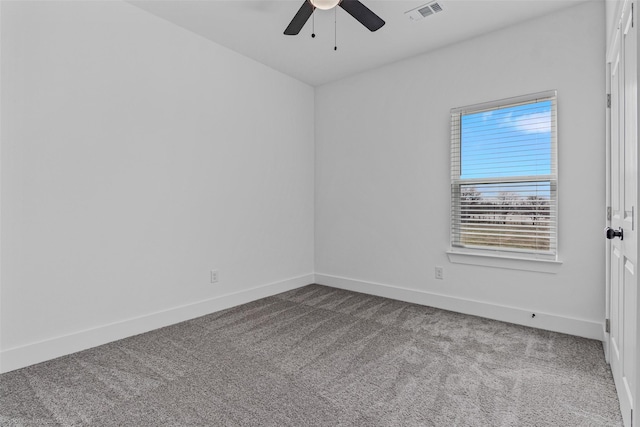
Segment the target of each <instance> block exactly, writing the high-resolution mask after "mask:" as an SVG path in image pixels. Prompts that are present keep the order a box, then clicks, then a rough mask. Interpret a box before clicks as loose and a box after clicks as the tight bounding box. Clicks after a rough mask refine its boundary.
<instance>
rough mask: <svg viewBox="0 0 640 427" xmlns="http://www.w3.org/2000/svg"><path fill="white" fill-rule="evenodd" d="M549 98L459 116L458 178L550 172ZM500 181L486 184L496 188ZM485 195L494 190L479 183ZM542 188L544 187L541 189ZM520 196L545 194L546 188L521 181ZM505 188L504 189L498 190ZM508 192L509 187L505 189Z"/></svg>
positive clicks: (517, 190) (531, 174)
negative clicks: (459, 151)
mask: <svg viewBox="0 0 640 427" xmlns="http://www.w3.org/2000/svg"><path fill="white" fill-rule="evenodd" d="M551 104H552V101H550V100H546V101H540V102H534V103H529V104H523V105H517V106H513V107H505V108H499V109H495V110H489V111H483V112H478V113H471V114H463V115H462V116H461V119H460V120H461V122H460V125H461V140H460V150H461V153H460V172H461V176H460V178H461V179H478V178H479V179H482V178H496V177H523V176H534V177H535V176H540V175H550V174H551V132H552V126H554V125H555V124H554V123H553V122H552V117H551ZM499 186H500V184H498V185H495V186H494V185H489V187H494V188H495V189H496V191H500V190H497V189H498V187H499ZM482 187H483V188H482V189H481V188H480V186H478V188H477V190H479V191H481V192H482V193H483V194H484V195H485V197H492V195H490V194H491V193H493V192H494V191H492V190H490V189H489V188H484V187H487V185H486V184H485V185H483V186H482ZM545 187H546V188H545ZM513 190H515V191H514V192H516V193H518V194H520V195H521V196H524V197H526V196H530V195H537V196H540V197H549V187H548V186H541V185H540V183H538V184H537V185H536V184H533V183H532V185H531V186H527V185H526V184H524V183H523V184H521V185H520V186H519V187H518V188H513V189H512V191H513ZM502 191H505V190H502ZM506 191H509V190H506Z"/></svg>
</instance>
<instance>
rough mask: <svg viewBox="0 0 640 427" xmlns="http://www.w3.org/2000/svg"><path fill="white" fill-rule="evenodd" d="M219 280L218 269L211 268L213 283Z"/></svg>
mask: <svg viewBox="0 0 640 427" xmlns="http://www.w3.org/2000/svg"><path fill="white" fill-rule="evenodd" d="M219 280H220V278H219V277H218V270H211V283H218V281H219Z"/></svg>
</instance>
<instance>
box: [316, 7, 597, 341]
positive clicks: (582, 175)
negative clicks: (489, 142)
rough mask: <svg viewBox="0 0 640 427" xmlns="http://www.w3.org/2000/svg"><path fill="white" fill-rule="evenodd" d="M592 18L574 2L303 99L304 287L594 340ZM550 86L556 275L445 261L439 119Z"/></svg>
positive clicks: (444, 138)
mask: <svg viewBox="0 0 640 427" xmlns="http://www.w3.org/2000/svg"><path fill="white" fill-rule="evenodd" d="M603 13H604V3H603V2H587V3H583V4H580V5H578V6H574V7H571V8H569V9H565V10H563V11H561V12H558V13H555V14H553V15H549V16H545V17H542V18H540V19H536V20H533V21H529V22H526V23H524V24H521V25H517V26H514V27H509V28H505V29H503V30H500V31H497V32H494V33H491V34H488V35H485V36H482V37H478V38H475V39H472V40H468V41H465V42H463V43H460V44H456V45H452V46H449V47H446V48H444V49H441V50H438V51H435V52H432V53H429V54H425V55H421V56H418V57H415V58H412V59H409V60H405V61H402V62H398V63H395V64H392V65H389V66H386V67H383V68H379V69H376V70H372V71H370V72H366V73H363V74H360V75H357V76H354V77H351V78H347V79H344V80H341V81H338V82H335V83H331V84H327V85H324V86H321V87H319V88H317V90H316V246H315V247H316V251H315V271H316V274H317V276H316V277H317V280H318V281H319V282H321V283H326V284H331V285H334V286H341V287H347V288H350V289H355V290H360V291H364V292H371V293H377V294H380V295H384V296H389V297H395V298H400V299H407V300H410V301H416V302H421V303H424V304H430V305H435V306H440V307H444V308H448V309H452V310H458V311H463V312H469V313H473V314H478V315H483V316H488V317H494V318H498V319H503V320H507V321H511V322H515V323H523V324H530V325H533V326H540V327H543V328H548V329H555V330H560V331H563V332H569V333H574V334H578V335H584V336H590V337H592V338H601V337H602V322H603V319H604V310H605V302H604V301H605V300H604V283H605V277H604V275H605V271H604V266H605V258H604V241H603V237H602V227H603V226H604V219H605V218H604V208H603V206H604V200H605V161H604V159H605V156H604V154H605V151H604V150H605V144H604V141H605V104H604V101H605V98H604V90H603V89H604V82H605V75H604V71H605V67H604V53H605V34H604V31H605V30H604V25H605V22H604V19H603ZM551 89H557V91H558V120H559V128H558V138H559V143H558V153H559V211H560V217H559V247H560V249H559V259H560V261H562V264H561V265H560V266H553V268H552V273H546V272H545V273H543V272H538V271H523V270H513V269H506V268H499V267H498V268H495V267H486V266H476V265H462V264H453V263H451V262H450V261H449V258H448V257H447V254H446V251H447V250H448V249H449V200H450V186H449V182H450V172H449V140H450V130H449V129H450V115H449V111H450V109H451V108H454V107H460V106H465V105H470V104H475V103H480V102H485V101H492V100H497V99H502V98H508V97H513V96H518V95H524V94H529V93H535V92H539V91H544V90H551ZM525 264H527V263H525ZM435 266H443V267H444V271H445V279H444V280H436V279H435V277H434V267H435ZM504 266H511V264H506V263H505V264H504ZM518 267H519V268H520V267H523V266H522V265H519V266H518ZM524 268H530V269H532V270H536V269H538V266H537V265H536V263H535V262H531V263H528V265H524ZM533 312H535V313H537V314H538V315H537V317H536V319H535V320H532V319H531V313H533Z"/></svg>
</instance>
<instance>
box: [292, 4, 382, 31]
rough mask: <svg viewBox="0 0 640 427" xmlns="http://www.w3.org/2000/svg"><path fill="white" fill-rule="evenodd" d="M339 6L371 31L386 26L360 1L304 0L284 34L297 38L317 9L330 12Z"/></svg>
mask: <svg viewBox="0 0 640 427" xmlns="http://www.w3.org/2000/svg"><path fill="white" fill-rule="evenodd" d="M338 5H339V6H340V7H341V8H343V9H344V10H345V11H346V12H347V13H348V14H349V15H351V16H353V17H354V18H355V19H356V20H357V21H358V22H360V23H361V24H362V25H364V26H365V27H367V28H368V29H369V30H370V31H376V30H379V29H380V27H382V26H383V25H384V21H383V20H382V19H381V18H380V17H379V16H378V15H376V14H375V13H373V12H372V11H371V10H370V9H369V8H368V7H367V6H365V5H364V4H362V3H360V2H359V1H358V0H304V3H302V6H300V9H299V10H298V13H296V15H295V16H294V17H293V19H292V20H291V22H290V23H289V26H288V27H287V29H286V30H284V33H285V34H286V35H288V36H295V35H296V34H298V33H299V32H300V30H302V27H304V24H306V22H307V21H308V20H309V17H311V15H312V14H313V11H314V10H315V9H316V8H318V9H322V10H329V9H333V8H334V7H336V6H338Z"/></svg>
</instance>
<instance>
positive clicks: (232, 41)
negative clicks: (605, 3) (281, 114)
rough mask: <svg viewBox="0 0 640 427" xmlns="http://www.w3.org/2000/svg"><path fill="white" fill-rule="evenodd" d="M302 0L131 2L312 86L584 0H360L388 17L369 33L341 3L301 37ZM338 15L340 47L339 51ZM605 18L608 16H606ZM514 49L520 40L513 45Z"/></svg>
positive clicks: (322, 13) (320, 13) (317, 17)
mask: <svg viewBox="0 0 640 427" xmlns="http://www.w3.org/2000/svg"><path fill="white" fill-rule="evenodd" d="M302 1H303V0H277V1H274V0H260V1H248V0H159V1H158V0H135V1H130V3H132V4H135V5H136V6H138V7H140V8H142V9H144V10H146V11H148V12H150V13H152V14H154V15H157V16H159V17H161V18H164V19H166V20H167V21H170V22H172V23H174V24H177V25H179V26H181V27H183V28H185V29H187V30H190V31H192V32H194V33H196V34H199V35H201V36H203V37H205V38H207V39H209V40H212V41H214V42H216V43H218V44H220V45H223V46H226V47H228V48H230V49H232V50H234V51H236V52H239V53H241V54H242V55H245V56H248V57H250V58H253V59H255V60H256V61H258V62H261V63H263V64H265V65H268V66H269V67H272V68H274V69H276V70H279V71H281V72H283V73H285V74H288V75H290V76H292V77H295V78H296V79H299V80H301V81H303V82H305V83H308V84H311V85H314V86H316V85H321V84H324V83H327V82H330V81H334V80H337V79H340V78H343V77H346V76H348V75H351V74H355V73H358V72H361V71H364V70H367V69H371V68H375V67H378V66H381V65H383V64H387V63H390V62H394V61H398V60H400V59H403V58H407V57H411V56H415V55H418V54H420V53H423V52H427V51H430V50H434V49H438V48H440V47H443V46H446V45H449V44H452V43H456V42H458V41H461V40H464V39H468V38H471V37H476V36H478V35H480V34H484V33H487V32H490V31H494V30H497V29H500V28H504V27H507V26H511V25H516V24H518V23H521V22H523V21H526V20H529V19H532V18H535V17H538V16H542V15H545V14H548V13H551V12H554V11H556V10H559V9H563V8H566V7H569V6H573V5H576V4H578V3H580V2H583V1H597V0H438V3H439V4H440V5H441V6H442V8H443V11H442V12H440V13H438V14H435V15H431V16H429V17H427V18H424V19H422V20H420V21H410V20H409V18H408V17H407V16H405V14H404V13H405V12H406V11H408V10H411V9H413V8H416V7H418V6H421V5H423V4H426V3H429V1H415V0H386V1H380V0H362V2H363V3H364V4H365V5H366V6H367V7H369V9H371V10H372V11H373V12H375V13H376V14H377V15H379V16H380V17H381V18H382V19H384V20H385V21H386V25H385V26H383V27H382V28H381V29H380V30H378V31H376V32H373V33H372V32H370V31H369V30H367V29H366V28H365V27H363V26H362V25H361V24H360V23H359V22H358V21H356V20H355V19H354V18H352V17H351V16H350V15H348V14H347V13H346V12H345V11H344V10H342V9H341V8H337V15H336V14H335V13H334V10H330V11H323V10H316V13H315V33H316V37H315V38H311V26H312V19H309V21H308V22H307V24H306V25H305V27H304V28H303V29H302V31H301V32H300V34H299V35H297V36H285V35H284V34H283V31H284V29H285V28H286V27H287V25H288V24H289V22H290V21H291V19H292V18H293V16H294V15H295V13H296V12H297V11H298V9H299V8H300V5H301V4H302ZM334 16H335V17H336V19H337V46H338V50H337V51H334V50H333V46H334ZM603 19H604V17H603ZM514 48H516V46H514Z"/></svg>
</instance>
